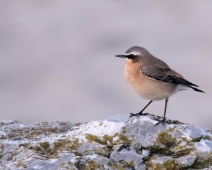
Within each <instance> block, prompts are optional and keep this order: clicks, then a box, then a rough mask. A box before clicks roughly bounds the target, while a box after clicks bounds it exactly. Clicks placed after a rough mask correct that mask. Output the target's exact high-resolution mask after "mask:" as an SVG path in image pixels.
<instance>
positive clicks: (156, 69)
mask: <svg viewBox="0 0 212 170" xmlns="http://www.w3.org/2000/svg"><path fill="white" fill-rule="evenodd" d="M141 73H143V74H144V75H146V76H148V77H150V78H153V79H155V80H159V81H163V82H169V83H173V84H181V85H185V86H189V87H190V86H195V87H198V86H197V85H196V84H193V83H191V82H189V81H188V80H186V79H184V78H183V77H182V76H181V75H180V74H178V73H177V72H175V71H174V70H172V69H170V68H169V67H168V66H167V65H162V66H159V65H157V64H154V65H147V66H144V67H142V68H141Z"/></svg>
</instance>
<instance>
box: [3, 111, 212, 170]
mask: <svg viewBox="0 0 212 170" xmlns="http://www.w3.org/2000/svg"><path fill="white" fill-rule="evenodd" d="M155 123H156V117H155V116H153V115H147V116H141V117H132V118H128V117H127V116H115V117H112V118H109V119H107V120H101V121H93V122H89V123H84V124H71V123H70V122H58V121H53V122H42V123H34V124H30V125H24V124H22V123H20V122H17V121H8V120H2V121H0V169H8V170H9V169H71V170H72V169H73V170H78V169H80V170H93V169H95V170H96V169H97V170H98V169H99V170H103V169H106V170H116V169H118V170H119V169H120V170H122V169H123V170H125V169H126V170H128V169H129V170H130V169H135V170H143V169H150V170H151V169H152V170H155V169H156V170H162V169H206V168H208V169H212V133H211V131H209V130H205V129H202V128H199V127H196V126H193V125H188V124H183V123H180V122H178V121H168V123H167V124H164V125H163V124H159V125H158V126H154V125H155Z"/></svg>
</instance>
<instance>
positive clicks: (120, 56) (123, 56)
mask: <svg viewBox="0 0 212 170" xmlns="http://www.w3.org/2000/svg"><path fill="white" fill-rule="evenodd" d="M116 57H119V58H126V56H125V55H124V54H119V55H116Z"/></svg>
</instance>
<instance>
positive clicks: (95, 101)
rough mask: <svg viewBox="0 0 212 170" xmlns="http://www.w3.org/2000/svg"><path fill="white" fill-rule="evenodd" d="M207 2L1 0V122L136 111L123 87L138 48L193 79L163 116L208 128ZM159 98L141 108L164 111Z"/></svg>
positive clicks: (210, 17)
mask: <svg viewBox="0 0 212 170" xmlns="http://www.w3.org/2000/svg"><path fill="white" fill-rule="evenodd" d="M211 9H212V1H193V0H187V1H177V0H175V1H169V0H162V1H156V0H153V1H139V0H133V1H126V0H122V1H121V0H107V1H101V2H100V1H99V0H90V1H73V0H64V1H59V0H57V1H53V0H45V1H43V0H30V1H29V0H22V1H15V0H4V1H0V119H13V120H18V121H21V122H24V123H31V122H37V121H48V120H61V121H63V120H66V121H71V122H85V121H91V120H98V119H106V118H108V117H111V116H115V115H118V114H122V115H128V114H129V113H130V112H134V113H137V112H139V111H140V110H141V109H142V108H143V107H144V106H145V105H146V104H147V102H148V101H147V100H144V99H141V98H139V97H138V96H137V95H136V94H135V93H134V91H133V90H132V89H131V88H130V87H129V86H128V85H127V84H126V81H125V77H124V64H125V60H122V59H119V58H115V54H120V53H124V52H125V51H126V50H127V49H128V48H129V47H131V46H133V45H139V46H142V47H144V48H146V49H147V50H148V51H150V53H152V54H153V55H155V56H156V57H158V58H160V59H162V60H164V61H165V62H167V63H168V64H169V66H170V67H172V68H173V69H175V70H176V71H177V72H179V73H180V74H182V75H184V77H185V78H186V79H188V80H189V81H191V82H193V83H196V84H198V85H199V86H200V89H202V90H204V91H205V92H206V93H205V94H201V93H196V92H193V91H192V90H189V91H183V92H179V93H177V94H176V95H174V96H173V97H171V98H170V100H169V104H168V111H167V117H168V118H169V119H177V120H179V121H182V122H185V123H190V124H194V125H198V126H202V127H205V128H210V129H212V89H211V87H212V10H211ZM163 109H164V101H159V102H154V103H153V104H152V105H151V106H150V107H149V108H148V109H147V111H148V112H149V113H152V114H155V115H160V116H162V115H163Z"/></svg>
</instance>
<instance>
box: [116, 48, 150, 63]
mask: <svg viewBox="0 0 212 170" xmlns="http://www.w3.org/2000/svg"><path fill="white" fill-rule="evenodd" d="M148 54H149V52H148V51H147V50H146V49H145V48H143V47H138V46H133V47H130V48H129V49H128V50H127V51H126V52H125V53H124V54H119V55H116V57H119V58H126V59H127V60H131V61H133V62H137V61H140V60H142V59H143V58H144V57H146V56H148Z"/></svg>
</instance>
